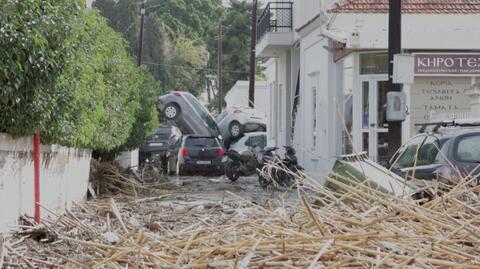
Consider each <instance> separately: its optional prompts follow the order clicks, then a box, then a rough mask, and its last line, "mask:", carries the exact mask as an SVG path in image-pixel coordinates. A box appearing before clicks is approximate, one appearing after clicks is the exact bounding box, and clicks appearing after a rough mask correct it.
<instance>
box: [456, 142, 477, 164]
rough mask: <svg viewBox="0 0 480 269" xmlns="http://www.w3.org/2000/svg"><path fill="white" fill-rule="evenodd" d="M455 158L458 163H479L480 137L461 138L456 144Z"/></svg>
mask: <svg viewBox="0 0 480 269" xmlns="http://www.w3.org/2000/svg"><path fill="white" fill-rule="evenodd" d="M455 158H456V159H457V160H458V161H460V162H467V163H480V135H470V136H465V137H463V138H461V140H460V141H459V142H458V144H457V149H456V151H455Z"/></svg>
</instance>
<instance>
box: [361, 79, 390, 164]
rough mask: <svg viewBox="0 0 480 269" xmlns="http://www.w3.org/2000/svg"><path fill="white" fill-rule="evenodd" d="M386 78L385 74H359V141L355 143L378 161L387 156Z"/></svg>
mask: <svg viewBox="0 0 480 269" xmlns="http://www.w3.org/2000/svg"><path fill="white" fill-rule="evenodd" d="M387 79H388V76H387V75H371V76H360V87H359V89H360V95H361V100H360V101H361V102H360V104H361V105H360V108H361V114H360V115H361V118H360V119H361V122H360V133H361V136H360V140H361V141H357V145H360V149H361V151H365V152H367V153H368V155H369V157H370V159H372V160H373V161H375V162H378V163H385V162H386V161H388V158H389V154H388V153H389V145H388V122H387V118H386V103H387V92H388V80H387ZM357 119H358V117H357ZM358 142H360V143H358Z"/></svg>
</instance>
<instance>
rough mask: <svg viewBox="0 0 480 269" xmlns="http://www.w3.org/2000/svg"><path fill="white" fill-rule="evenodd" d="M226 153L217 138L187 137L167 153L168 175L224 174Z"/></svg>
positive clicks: (173, 145) (177, 142) (179, 140)
mask: <svg viewBox="0 0 480 269" xmlns="http://www.w3.org/2000/svg"><path fill="white" fill-rule="evenodd" d="M224 154H225V151H224V149H223V147H222V145H221V143H220V141H219V140H218V138H217V137H215V136H202V135H185V136H183V137H182V138H181V139H178V140H177V141H176V143H175V144H172V145H171V147H170V148H169V150H168V153H167V173H168V174H169V175H173V174H175V173H176V174H177V175H184V174H187V173H194V172H204V173H207V172H208V173H216V174H223V164H222V158H223V156H224Z"/></svg>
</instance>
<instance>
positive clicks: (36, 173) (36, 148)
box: [33, 133, 40, 224]
mask: <svg viewBox="0 0 480 269" xmlns="http://www.w3.org/2000/svg"><path fill="white" fill-rule="evenodd" d="M33 177H34V183H33V188H34V200H35V205H34V208H35V213H34V218H35V222H36V223H37V224H40V133H36V134H34V135H33Z"/></svg>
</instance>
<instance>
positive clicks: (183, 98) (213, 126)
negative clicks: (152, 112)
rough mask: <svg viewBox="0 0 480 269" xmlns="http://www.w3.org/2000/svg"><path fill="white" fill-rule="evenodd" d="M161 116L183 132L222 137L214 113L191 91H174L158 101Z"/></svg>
mask: <svg viewBox="0 0 480 269" xmlns="http://www.w3.org/2000/svg"><path fill="white" fill-rule="evenodd" d="M157 110H158V113H159V117H160V118H161V119H160V121H162V119H165V120H166V121H167V122H168V123H169V124H170V125H173V126H176V127H178V128H179V129H180V131H181V132H182V134H184V135H186V134H195V135H206V136H215V137H217V138H219V139H222V138H221V136H220V130H219V128H218V125H217V123H216V122H215V120H214V118H213V117H212V115H211V114H210V113H209V112H208V110H207V109H206V108H205V107H204V106H202V105H201V104H200V102H198V100H197V98H195V96H193V95H192V94H191V93H189V92H181V91H172V92H171V93H169V94H165V95H163V96H160V97H159V98H158V101H157Z"/></svg>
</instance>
